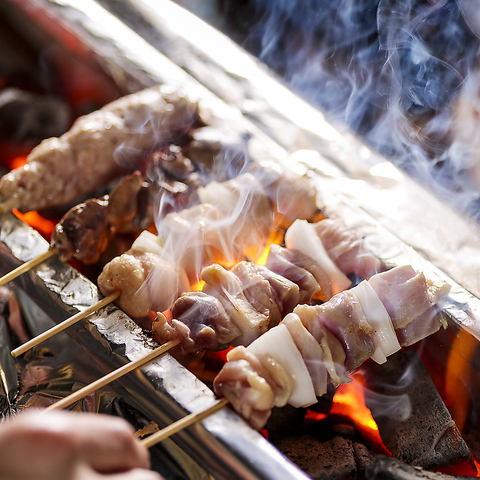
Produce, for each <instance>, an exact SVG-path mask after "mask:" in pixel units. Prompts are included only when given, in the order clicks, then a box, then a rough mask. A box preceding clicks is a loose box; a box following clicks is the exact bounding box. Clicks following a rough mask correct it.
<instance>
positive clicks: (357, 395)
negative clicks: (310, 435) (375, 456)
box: [330, 373, 390, 455]
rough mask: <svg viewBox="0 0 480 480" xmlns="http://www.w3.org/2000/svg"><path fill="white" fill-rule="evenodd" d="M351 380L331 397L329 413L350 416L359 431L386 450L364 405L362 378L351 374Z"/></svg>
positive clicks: (370, 414)
mask: <svg viewBox="0 0 480 480" xmlns="http://www.w3.org/2000/svg"><path fill="white" fill-rule="evenodd" d="M352 378H353V380H352V382H350V383H344V384H342V385H340V386H339V387H338V389H337V391H336V392H335V396H334V397H333V405H332V409H331V410H330V413H331V414H337V415H342V416H345V417H348V418H350V419H351V420H352V421H353V423H354V424H355V426H356V427H357V429H358V430H359V432H360V433H361V434H362V435H363V436H364V437H365V438H367V439H368V440H369V441H370V442H372V443H373V444H374V445H376V446H378V447H379V448H381V449H383V450H385V453H386V454H388V455H389V454H390V452H388V450H387V448H386V447H385V445H383V441H382V439H381V437H380V433H379V431H378V426H377V424H376V422H375V420H374V419H373V417H372V413H371V412H370V410H369V409H368V408H367V407H366V405H365V395H364V387H363V384H364V379H363V376H362V374H361V373H354V374H352Z"/></svg>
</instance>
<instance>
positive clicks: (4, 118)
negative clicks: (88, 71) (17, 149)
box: [0, 88, 70, 141]
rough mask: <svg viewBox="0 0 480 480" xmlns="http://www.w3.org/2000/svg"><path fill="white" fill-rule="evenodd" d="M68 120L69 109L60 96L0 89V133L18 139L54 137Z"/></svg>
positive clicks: (66, 126) (33, 139)
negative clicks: (0, 90)
mask: <svg viewBox="0 0 480 480" xmlns="http://www.w3.org/2000/svg"><path fill="white" fill-rule="evenodd" d="M69 122H70V109H69V107H68V105H67V104H66V103H65V102H63V101H62V100H61V99H59V98H56V97H52V96H47V95H38V94H33V93H29V92H25V91H22V90H18V89H16V88H8V89H5V90H3V91H2V92H0V136H2V137H5V138H13V139H15V140H18V141H40V140H43V139H44V138H48V137H58V136H59V135H61V134H62V133H64V132H65V131H66V130H67V128H68V124H69Z"/></svg>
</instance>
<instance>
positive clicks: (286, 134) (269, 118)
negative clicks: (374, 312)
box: [0, 0, 480, 480]
mask: <svg viewBox="0 0 480 480" xmlns="http://www.w3.org/2000/svg"><path fill="white" fill-rule="evenodd" d="M102 3H103V6H102ZM109 3H111V2H96V1H93V0H83V1H75V0H62V1H48V0H32V1H20V0H16V1H14V0H11V1H9V2H7V4H6V5H5V6H4V7H2V8H4V9H5V12H6V14H7V15H8V16H9V17H10V18H11V20H12V22H14V23H16V24H17V25H21V26H22V27H23V28H24V29H25V30H28V29H30V31H37V30H39V31H41V32H48V33H49V35H48V42H50V41H54V42H60V43H63V44H64V45H67V44H66V43H65V41H66V39H67V38H68V36H69V35H74V36H75V38H76V39H77V40H79V41H80V43H79V45H81V46H82V48H81V51H78V45H77V47H76V48H77V50H76V52H75V54H76V55H81V56H82V57H83V58H84V59H87V60H88V61H89V62H92V63H94V64H95V65H100V66H101V68H102V69H103V71H104V72H106V73H107V74H108V75H109V76H110V77H111V78H112V79H113V80H114V81H115V84H116V85H117V86H118V88H119V91H120V92H121V93H129V92H133V91H136V90H139V89H141V88H144V87H147V86H150V85H154V84H157V83H167V84H171V85H174V86H177V87H180V88H182V89H185V90H187V91H188V92H189V94H191V95H193V96H197V97H198V99H199V101H200V103H201V105H202V106H203V108H204V109H206V110H208V111H209V112H211V118H212V119H213V120H212V121H213V123H215V122H218V123H219V124H220V123H221V124H228V125H230V126H231V127H232V128H233V129H235V130H241V131H248V132H249V133H250V134H251V137H252V141H251V144H250V149H251V154H252V156H254V157H255V158H263V157H268V158H272V157H273V158H276V159H277V160H278V161H279V162H289V167H293V168H294V169H297V170H299V171H302V172H306V173H307V174H308V175H310V176H311V177H312V179H313V180H314V181H315V182H316V184H317V186H318V190H319V192H320V193H321V202H322V203H323V204H324V205H325V210H326V212H327V213H328V214H332V215H338V216H340V217H341V218H343V219H344V220H345V221H346V223H347V224H348V225H349V226H351V227H353V228H355V229H356V230H358V231H360V232H362V234H363V235H364V238H365V240H366V242H367V245H368V246H369V248H370V249H371V250H372V251H373V252H374V253H376V254H377V255H378V256H379V257H381V258H382V259H384V260H385V261H386V262H387V263H388V264H391V265H395V264H411V265H412V266H414V267H415V268H418V269H421V270H424V271H428V272H430V273H432V274H433V275H436V276H438V277H440V278H442V279H444V280H446V281H447V282H448V283H449V284H450V285H451V286H452V291H451V293H450V295H449V297H448V298H447V299H446V300H445V301H444V302H443V304H442V307H443V312H444V314H445V315H446V318H447V320H448V323H449V326H450V328H449V330H448V332H449V334H448V335H447V336H446V337H445V335H444V336H443V337H441V338H440V337H439V338H435V339H433V340H430V341H431V342H436V344H438V343H439V342H440V343H441V342H444V343H445V345H447V348H452V347H454V341H453V340H454V337H455V332H458V331H459V330H461V331H462V332H466V334H467V335H469V336H470V337H472V338H475V339H477V340H478V339H479V338H480V301H479V300H478V298H477V297H478V295H479V294H480V285H479V283H478V282H479V280H478V279H479V278H480V275H478V271H479V270H480V266H478V265H476V264H475V263H473V265H471V268H465V266H466V263H467V261H466V260H465V258H466V256H469V255H470V254H471V252H472V251H473V252H475V253H477V251H478V245H477V243H476V242H474V241H472V239H475V240H476V239H478V238H480V232H479V229H478V226H477V225H476V224H475V223H472V222H470V221H468V220H467V219H464V218H463V217H462V216H461V215H459V214H457V213H456V212H455V211H453V210H451V209H450V208H449V207H448V206H445V205H444V204H443V203H441V202H440V201H439V200H438V199H436V198H435V197H433V196H432V195H430V194H429V192H427V191H425V190H424V189H423V188H421V187H419V186H418V185H417V184H416V183H415V182H413V181H412V180H410V179H409V178H407V177H405V176H404V175H403V174H402V173H401V172H400V171H398V170H397V169H396V168H395V167H393V166H392V165H391V164H390V163H389V162H388V161H387V160H386V159H384V158H383V157H381V156H379V155H377V154H376V153H375V152H373V151H372V150H370V149H369V148H367V147H366V146H365V145H364V144H363V143H362V142H361V141H360V140H358V139H357V138H356V137H355V136H353V135H351V134H349V133H346V132H340V131H339V130H337V129H335V128H334V127H333V126H332V125H330V124H329V123H328V122H327V121H326V120H325V118H324V116H323V115H322V114H321V112H319V111H318V110H316V109H314V108H313V107H311V106H310V105H308V104H307V103H306V102H304V101H303V100H301V99H300V98H298V97H297V96H295V95H294V94H293V93H292V92H290V91H289V90H288V89H286V88H285V87H284V86H283V85H282V83H281V82H280V81H279V79H277V78H276V77H275V76H274V75H273V74H271V73H270V72H268V71H267V70H266V69H265V68H264V67H263V66H262V65H261V64H260V63H259V62H258V61H256V60H255V59H254V58H253V57H251V56H249V55H248V54H246V53H245V52H243V51H242V50H240V49H239V48H238V47H236V46H235V45H234V44H233V43H232V42H231V41H229V40H228V39H227V38H225V37H223V36H221V35H220V34H219V33H218V32H215V31H213V30H212V29H211V28H210V27H208V26H207V25H206V24H204V23H203V22H201V21H200V20H198V19H196V18H195V17H193V16H192V15H191V14H189V13H188V12H186V11H185V10H183V9H181V8H180V7H178V6H177V5H175V4H174V3H172V2H170V1H164V2H160V3H161V4H162V5H161V6H160V5H158V8H155V9H152V8H153V2H149V1H147V0H145V1H143V0H131V1H129V2H125V3H124V4H123V5H122V6H120V7H119V6H118V5H117V6H116V7H115V8H114V7H112V6H111V5H109ZM114 3H115V2H114ZM162 7H163V8H162ZM31 24H34V25H35V27H34V28H33V29H32V28H31ZM130 27H135V31H134V30H132V29H131V28H130ZM207 34H208V35H211V36H212V38H213V39H214V41H213V43H211V44H210V45H209V44H208V43H203V42H196V39H199V38H205V35H207ZM220 46H221V48H220ZM67 47H68V45H67ZM219 52H222V53H223V54H224V55H225V56H223V55H220V54H219ZM212 71H213V72H215V74H212ZM292 154H293V155H292ZM379 189H381V190H382V193H383V195H384V198H385V199H386V206H387V207H386V208H385V209H378V208H377V207H378V206H377V205H376V204H375V200H374V199H375V198H378V197H377V196H376V193H378V190H379ZM419 205H421V206H422V209H424V214H423V215H422V218H421V219H420V218H418V206H419ZM0 240H1V241H2V244H1V246H0V267H1V271H0V273H6V272H8V271H10V270H11V269H12V268H14V267H16V266H17V265H18V264H19V263H21V262H24V261H26V260H29V259H30V258H32V257H34V256H36V255H38V254H40V253H43V252H44V251H45V250H47V248H48V244H47V243H46V242H45V240H43V239H42V238H41V236H40V235H39V234H38V233H37V232H35V231H34V230H33V229H31V228H30V227H28V226H26V225H25V224H24V223H22V222H21V221H20V220H18V219H17V218H15V217H14V216H13V215H6V216H4V217H2V219H1V221H0ZM445 242H448V244H449V248H448V253H447V254H445V253H446V252H445V248H444V243H445ZM15 284H16V286H17V287H18V288H20V289H21V290H22V291H23V292H24V293H25V295H26V296H27V297H28V298H29V299H30V300H31V301H32V302H33V303H34V304H35V305H37V306H38V307H39V308H40V309H41V310H42V311H43V312H44V313H46V315H47V316H48V317H50V318H51V319H52V320H53V322H54V323H59V322H61V321H62V320H64V319H65V318H67V317H68V316H70V315H72V314H74V313H76V312H77V311H80V310H82V309H83V308H85V307H87V306H89V305H91V304H93V303H94V302H95V301H96V300H98V299H99V293H98V291H97V288H96V286H95V285H94V284H92V283H91V282H90V281H88V280H87V279H86V278H85V277H83V276H82V275H81V274H80V273H78V272H77V271H76V270H75V269H74V268H72V267H70V266H68V265H66V264H64V263H62V262H60V261H58V260H55V259H53V260H49V261H48V262H46V263H45V264H43V265H41V266H40V267H37V269H36V270H35V271H34V272H31V273H29V274H26V275H24V276H22V277H20V278H19V279H17V280H15ZM67 332H68V335H69V336H70V337H71V338H73V339H74V341H75V342H76V343H77V344H78V345H80V346H81V347H82V348H83V349H84V350H85V351H86V352H88V354H89V355H91V356H92V357H93V358H94V359H95V361H96V363H97V364H98V365H100V367H101V370H103V371H105V372H108V371H111V370H113V369H115V368H118V367H119V366H121V365H123V364H124V363H125V362H126V361H129V360H134V359H136V358H138V357H139V356H140V355H142V354H143V353H145V352H146V351H148V350H149V349H151V348H153V347H154V344H153V342H152V341H151V340H150V339H149V338H148V337H147V336H145V335H144V333H143V332H142V331H141V329H140V328H139V327H137V326H136V324H135V323H134V322H133V321H132V320H131V319H130V318H128V317H127V316H126V315H125V314H124V313H123V312H122V311H120V310H118V309H117V308H116V307H114V306H108V307H105V308H104V309H102V310H100V311H99V312H97V313H96V314H94V315H93V316H91V317H90V318H89V320H88V322H81V323H80V324H77V325H75V326H73V327H71V328H70V329H69V330H68V331H67ZM459 354H462V352H461V351H460V352H459ZM468 361H469V362H470V363H471V364H472V368H473V369H475V370H478V369H479V367H480V365H479V364H478V363H479V362H478V359H476V357H475V358H474V360H473V361H472V359H471V358H469V359H468ZM112 388H113V389H114V391H117V390H116V389H118V391H119V392H121V395H124V396H125V398H127V399H128V402H129V403H130V404H131V405H132V406H133V407H134V408H136V409H138V410H139V411H140V412H141V413H142V414H143V415H144V416H145V417H146V418H147V419H150V420H152V421H154V422H155V423H156V424H158V425H159V426H160V427H162V426H164V425H168V424H170V423H171V422H173V421H174V420H176V419H178V418H181V417H182V416H184V415H185V413H186V412H191V411H195V410H198V409H199V408H201V407H204V406H206V405H208V404H209V403H212V402H213V400H214V395H213V393H212V392H211V390H210V389H209V388H208V387H206V386H205V385H204V384H203V383H202V382H201V381H200V380H198V379H197V378H196V377H195V376H194V375H193V374H192V373H190V372H189V371H188V370H186V369H185V368H184V367H182V366H181V365H180V364H178V363H177V362H176V360H174V359H173V358H172V357H170V356H169V355H166V356H164V357H162V358H161V359H159V360H156V361H155V362H153V363H152V364H151V365H149V366H147V367H144V368H142V370H141V372H136V373H132V374H129V375H127V376H125V377H124V378H122V379H121V380H120V381H118V385H117V383H116V384H115V385H114V386H112ZM175 443H177V444H178V445H179V446H180V448H181V449H182V451H184V452H186V454H187V455H188V456H189V457H191V458H192V459H193V461H194V462H196V463H197V464H198V465H200V466H201V468H202V469H204V471H205V472H208V474H210V475H212V476H213V477H214V478H225V479H229V478H231V479H235V478H245V479H272V480H273V479H279V478H282V479H283V478H285V479H286V478H292V479H295V478H298V479H306V478H308V476H307V475H306V474H305V473H304V472H303V471H302V470H301V469H300V468H298V467H297V466H296V465H294V464H293V463H292V462H291V461H290V460H288V459H287V458H286V457H285V456H284V455H283V454H282V453H280V452H279V451H278V450H277V449H276V448H275V447H274V446H273V445H272V444H271V443H270V442H268V441H267V440H266V439H265V438H264V437H263V436H262V435H260V434H259V433H258V432H256V431H254V430H252V429H251V428H250V427H249V426H248V425H247V424H246V423H245V422H243V420H241V419H240V418H238V417H237V416H236V415H235V414H234V413H233V412H231V411H230V410H229V409H224V410H222V411H221V412H218V413H216V414H215V415H213V416H211V417H210V418H208V419H207V420H204V421H203V422H202V424H201V425H195V426H192V427H189V428H187V429H186V430H185V431H183V432H181V433H179V434H177V435H176V436H175Z"/></svg>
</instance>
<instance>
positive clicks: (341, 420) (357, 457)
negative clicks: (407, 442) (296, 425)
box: [267, 415, 379, 480]
mask: <svg viewBox="0 0 480 480" xmlns="http://www.w3.org/2000/svg"><path fill="white" fill-rule="evenodd" d="M268 427H269V425H267V429H268V432H269V439H270V441H271V442H272V443H273V444H274V445H275V446H276V447H277V448H278V449H279V450H280V451H281V452H283V453H284V455H286V456H287V457H288V458H290V460H292V461H293V462H295V463H296V464H297V465H298V466H299V467H300V468H301V469H302V470H303V471H304V472H305V473H306V474H307V475H309V476H310V477H311V478H312V479H313V480H317V479H328V480H330V479H341V480H348V479H359V478H364V472H365V469H366V468H367V466H368V465H369V464H370V462H371V461H372V460H373V458H374V455H376V454H378V453H379V452H378V451H373V450H371V449H370V446H369V445H367V444H366V443H364V440H363V438H361V437H360V434H359V432H358V430H357V428H356V427H355V426H354V424H353V423H352V422H351V421H350V420H349V419H348V418H345V417H343V416H337V415H330V416H328V417H327V418H325V419H324V420H319V421H317V420H313V421H312V420H309V421H306V422H305V424H304V426H303V428H302V429H301V430H299V429H297V431H296V432H293V431H292V429H291V428H290V429H288V427H287V428H283V429H278V430H274V431H272V430H271V429H270V428H268ZM372 448H373V447H372Z"/></svg>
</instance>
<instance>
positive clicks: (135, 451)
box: [0, 410, 162, 480]
mask: <svg viewBox="0 0 480 480" xmlns="http://www.w3.org/2000/svg"><path fill="white" fill-rule="evenodd" d="M133 433H134V430H133V428H132V427H131V425H130V424H128V423H127V422H126V421H124V420H123V419H121V418H118V417H113V416H109V415H100V414H98V415H96V414H95V415H93V414H85V413H71V412H41V411H38V410H37V411H35V412H25V413H21V414H19V415H18V416H16V417H12V418H9V419H7V420H5V421H4V423H3V424H0V480H32V478H35V479H36V480H101V479H107V478H108V479H109V480H161V478H162V477H161V476H160V475H159V474H158V473H155V472H152V471H150V470H148V468H149V463H150V460H149V453H148V450H147V449H145V448H144V447H143V446H142V445H141V444H140V442H138V441H137V440H136V439H135V438H134V436H133Z"/></svg>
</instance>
